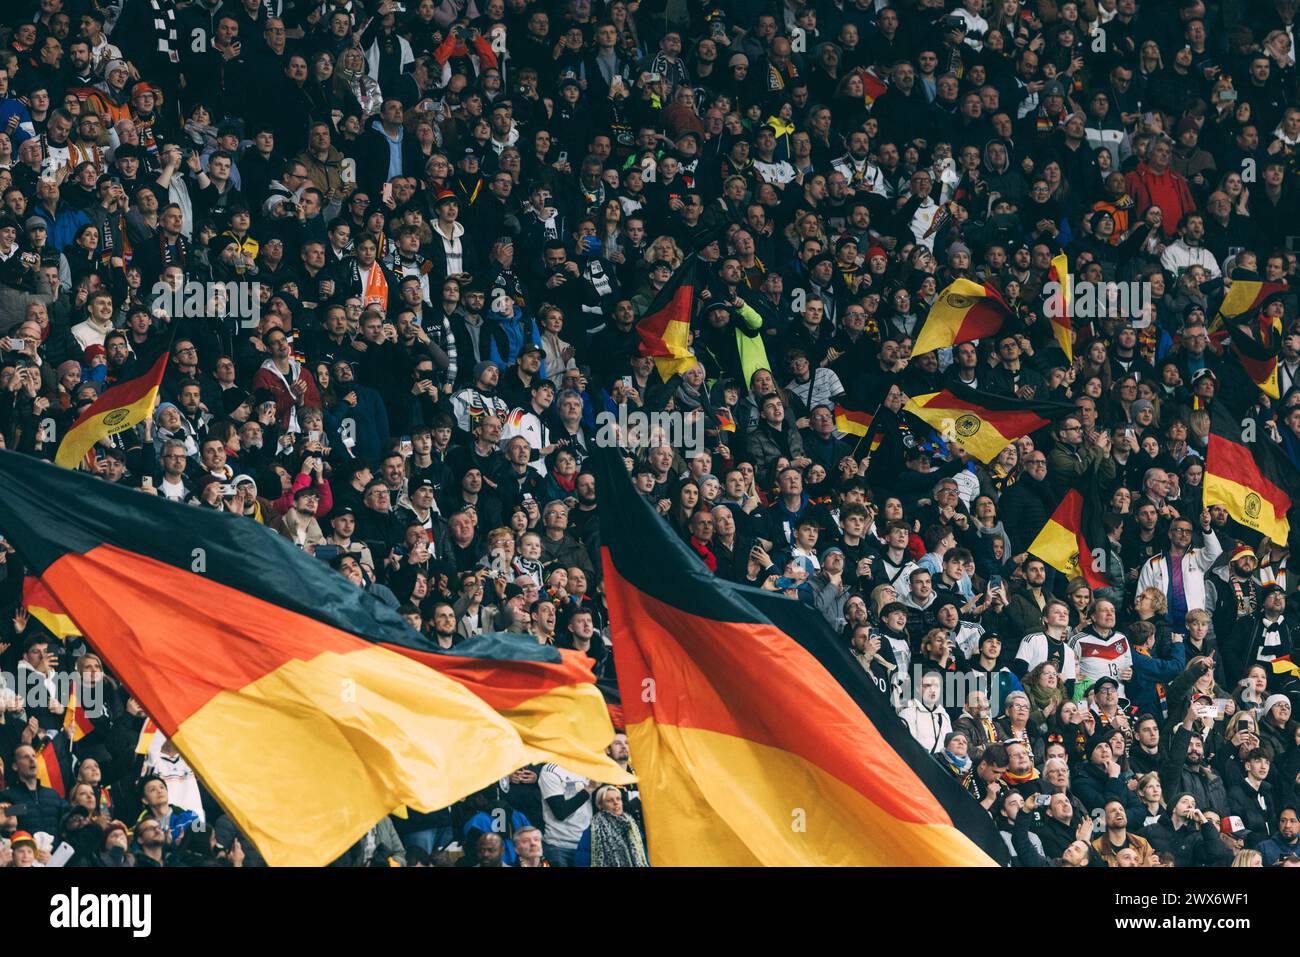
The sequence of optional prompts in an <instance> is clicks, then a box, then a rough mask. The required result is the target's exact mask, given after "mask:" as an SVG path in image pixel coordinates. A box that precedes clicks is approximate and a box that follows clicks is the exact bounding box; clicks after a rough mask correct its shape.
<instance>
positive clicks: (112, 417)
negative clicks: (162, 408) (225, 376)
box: [54, 349, 171, 469]
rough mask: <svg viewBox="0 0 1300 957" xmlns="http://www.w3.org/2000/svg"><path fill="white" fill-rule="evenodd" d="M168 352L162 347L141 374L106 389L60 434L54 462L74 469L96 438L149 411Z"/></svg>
mask: <svg viewBox="0 0 1300 957" xmlns="http://www.w3.org/2000/svg"><path fill="white" fill-rule="evenodd" d="M170 355H171V350H170V349H167V350H165V351H164V352H163V353H162V354H161V355H159V356H158V357H157V358H156V359H155V360H154V361H153V363H152V364H151V365H149V366H146V367H144V368H143V369H142V372H141V374H140V375H138V376H135V377H134V378H131V379H126V380H125V381H121V382H118V383H117V384H116V385H113V386H110V387H109V388H108V389H105V390H104V392H103V394H101V395H100V397H99V398H98V399H96V400H95V401H94V402H93V403H92V404H91V406H90V408H88V409H86V411H85V412H83V413H82V414H81V415H80V416H79V417H78V418H77V421H76V422H74V423H73V424H72V427H71V428H70V429H68V431H67V434H66V435H64V436H63V441H62V442H60V443H59V449H58V451H57V452H56V453H55V454H54V461H55V464H57V465H61V466H63V467H64V468H65V469H75V468H76V467H77V466H78V465H80V464H81V463H82V461H83V460H84V459H85V458H86V454H87V453H88V452H90V451H91V450H92V449H93V448H94V447H95V443H96V442H98V441H100V440H101V439H106V438H108V437H109V436H111V435H117V433H119V432H125V431H126V430H127V429H130V428H133V427H134V426H136V425H138V424H139V423H141V422H143V421H144V420H145V418H146V417H147V416H150V415H152V414H153V408H154V406H155V405H156V404H157V402H158V389H159V387H160V386H161V385H162V380H163V373H164V372H166V371H167V358H168V356H170Z"/></svg>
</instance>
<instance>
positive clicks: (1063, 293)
mask: <svg viewBox="0 0 1300 957" xmlns="http://www.w3.org/2000/svg"><path fill="white" fill-rule="evenodd" d="M1047 281H1048V282H1051V283H1055V284H1056V291H1055V292H1054V293H1053V294H1052V296H1051V297H1050V298H1049V299H1048V301H1047V303H1046V312H1047V318H1048V319H1049V320H1050V321H1051V323H1052V335H1054V336H1056V344H1057V345H1059V346H1060V347H1061V351H1062V352H1064V353H1065V361H1066V362H1073V361H1074V326H1073V324H1072V323H1071V321H1070V315H1071V311H1072V310H1073V307H1074V286H1073V281H1074V280H1073V278H1072V277H1071V276H1070V257H1069V256H1067V255H1065V253H1061V254H1060V255H1059V256H1054V257H1052V265H1051V266H1050V267H1048V270H1047Z"/></svg>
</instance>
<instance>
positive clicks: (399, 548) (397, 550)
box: [392, 545, 406, 558]
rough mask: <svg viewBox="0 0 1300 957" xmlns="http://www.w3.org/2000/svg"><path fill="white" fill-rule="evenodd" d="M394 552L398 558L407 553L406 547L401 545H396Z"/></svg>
mask: <svg viewBox="0 0 1300 957" xmlns="http://www.w3.org/2000/svg"><path fill="white" fill-rule="evenodd" d="M392 554H394V555H396V556H397V557H398V558H401V557H402V556H404V555H405V554H406V549H405V548H404V547H403V546H401V545H394V546H393V551H392Z"/></svg>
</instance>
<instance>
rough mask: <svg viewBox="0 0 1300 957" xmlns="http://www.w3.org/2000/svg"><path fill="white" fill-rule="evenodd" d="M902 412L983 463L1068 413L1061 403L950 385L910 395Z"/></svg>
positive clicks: (1068, 408)
mask: <svg viewBox="0 0 1300 957" xmlns="http://www.w3.org/2000/svg"><path fill="white" fill-rule="evenodd" d="M904 411H906V412H910V413H912V414H913V415H915V416H916V417H917V418H919V419H921V420H923V421H924V422H925V423H926V424H927V425H929V426H931V427H932V428H933V429H935V430H936V431H937V432H938V433H939V435H940V436H941V437H942V438H943V439H944V440H945V441H947V442H960V443H961V444H962V446H964V447H965V448H966V450H967V451H969V452H970V454H971V455H973V456H975V458H977V459H979V460H980V461H981V462H983V463H984V464H985V465H988V464H990V463H991V462H992V461H993V460H994V459H996V458H997V457H998V455H999V454H1001V452H1002V450H1003V449H1005V448H1006V447H1007V446H1008V445H1010V444H1011V443H1012V442H1014V441H1015V440H1016V439H1018V438H1020V437H1021V436H1023V435H1029V434H1030V433H1032V432H1037V431H1038V430H1039V429H1042V428H1045V427H1046V426H1048V425H1050V424H1051V422H1052V421H1053V420H1054V419H1057V418H1060V417H1061V416H1063V415H1069V414H1070V413H1071V412H1073V411H1074V406H1072V405H1068V404H1066V403H1064V402H1039V401H1036V400H1033V399H1012V398H1008V397H1006V396H1000V395H991V394H989V393H987V392H978V391H976V390H975V389H972V388H970V387H968V386H964V385H958V384H954V385H952V386H950V387H949V388H947V389H944V390H943V391H941V392H928V393H926V394H925V395H918V396H913V397H912V398H911V399H910V400H908V403H907V405H906V406H904Z"/></svg>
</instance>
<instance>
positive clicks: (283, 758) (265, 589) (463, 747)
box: [0, 452, 529, 866]
mask: <svg viewBox="0 0 1300 957" xmlns="http://www.w3.org/2000/svg"><path fill="white" fill-rule="evenodd" d="M34 488H38V489H41V492H42V494H41V495H39V496H32V495H30V494H25V493H24V490H28V492H30V490H31V489H34ZM0 531H3V532H4V534H5V535H7V536H8V538H9V540H10V541H11V542H13V544H14V545H15V546H16V547H17V549H18V550H19V552H20V553H21V554H22V557H23V558H24V560H25V561H26V562H27V564H28V566H29V567H31V568H32V569H33V570H34V571H36V572H37V573H38V574H39V575H40V577H41V580H42V582H43V583H44V584H45V585H46V587H47V588H49V590H50V592H51V593H52V594H53V595H54V597H55V598H57V599H58V600H59V601H60V602H61V603H62V604H63V606H64V608H65V609H66V610H67V612H68V614H69V615H70V616H71V617H72V619H73V621H74V622H76V624H77V625H78V626H79V627H80V629H81V631H82V633H83V634H84V635H85V636H86V639H87V641H88V642H90V643H91V645H92V646H93V647H94V648H95V650H96V651H97V652H98V653H99V654H100V656H101V657H102V658H103V659H104V662H105V664H106V665H107V666H108V667H109V668H110V669H112V671H113V673H114V674H116V675H117V676H118V677H119V678H120V679H121V681H122V683H123V684H124V685H125V686H126V688H127V689H128V690H129V691H130V693H131V694H132V696H134V697H135V698H136V700H138V701H139V702H140V704H141V705H142V707H143V708H144V709H145V711H146V712H147V713H148V714H150V715H151V716H152V717H153V718H154V720H155V721H156V722H157V724H158V726H159V728H160V730H161V731H162V732H163V733H165V734H166V735H167V736H168V737H169V738H170V739H171V740H172V741H174V742H175V743H176V746H177V747H178V748H179V749H180V751H181V753H182V754H184V755H185V757H186V759H187V760H188V761H189V763H190V765H191V767H193V768H194V770H195V771H196V773H197V774H198V775H199V776H200V778H201V779H202V780H203V781H204V783H205V784H206V785H207V787H208V788H209V790H210V791H211V792H212V793H213V795H214V796H215V797H216V798H217V800H218V801H219V802H220V803H221V805H222V807H223V808H225V810H226V811H227V812H228V813H229V814H230V816H231V817H232V818H233V819H234V820H235V822H236V823H237V824H238V826H239V827H240V829H241V830H242V831H243V832H244V833H245V834H247V835H248V836H249V838H250V839H251V840H252V842H253V843H254V844H255V845H256V846H257V848H258V850H259V851H261V853H262V855H263V856H264V857H265V858H266V859H267V861H268V862H269V863H271V864H275V865H303V866H314V865H322V864H326V863H329V862H330V861H332V860H334V859H335V858H337V857H338V856H339V855H340V854H342V853H343V852H344V851H346V850H347V849H348V847H350V846H351V845H352V843H353V842H355V841H356V840H357V839H358V838H359V837H361V836H362V835H363V834H365V833H366V831H367V830H369V828H370V827H371V826H373V825H374V823H375V822H376V821H378V820H380V819H381V818H383V817H384V816H385V815H387V814H389V813H390V812H392V811H393V810H394V809H396V808H400V807H411V808H413V809H415V810H417V811H433V810H436V809H438V808H443V807H446V806H448V805H450V804H452V803H454V802H455V801H457V800H460V799H461V798H463V797H464V796H465V795H467V794H471V793H473V792H474V791H477V790H479V789H480V788H483V787H485V786H486V785H488V784H489V783H491V782H492V781H495V780H497V779H498V778H500V777H502V776H504V775H507V774H509V773H510V772H511V771H513V770H515V769H516V768H519V767H521V766H522V765H524V764H526V763H527V762H528V760H529V757H528V755H529V751H528V749H527V748H525V747H524V745H523V742H522V741H521V740H520V737H519V734H518V732H517V731H516V730H515V727H514V726H513V725H511V724H510V723H509V722H507V721H506V720H505V719H504V718H502V717H501V716H499V715H498V714H497V713H496V712H495V711H493V710H492V708H491V707H490V706H489V705H488V704H487V703H486V702H484V701H483V700H482V699H480V698H479V697H478V696H476V695H475V694H473V693H472V692H471V691H469V690H468V689H467V688H465V687H464V686H463V685H462V684H460V683H459V682H456V681H453V680H451V679H450V678H448V677H446V676H444V675H442V674H439V673H438V672H437V671H435V670H433V669H431V668H428V667H426V666H424V665H422V664H419V663H418V662H415V661H411V660H410V659H408V658H406V657H403V656H402V655H399V654H395V653H394V652H393V651H391V650H389V649H387V648H383V647H380V646H379V645H378V644H377V643H376V642H375V641H374V640H373V639H372V637H371V636H372V635H373V634H375V632H376V631H377V630H378V629H377V627H376V624H375V622H376V620H377V619H378V618H379V617H380V616H381V612H380V611H379V609H381V608H382V606H381V605H379V603H378V602H375V601H374V599H372V598H371V597H370V596H369V595H367V594H366V593H364V592H363V591H361V590H360V589H358V588H354V587H351V586H349V585H348V583H347V582H345V581H344V580H343V579H342V578H341V577H340V576H338V575H337V574H336V573H335V572H333V571H332V570H331V569H329V568H328V567H326V566H325V565H324V564H323V563H321V562H318V561H316V560H315V559H312V558H311V557H310V556H308V555H305V554H304V553H303V552H301V551H300V550H298V549H296V548H294V547H293V546H292V545H291V544H289V543H288V542H287V541H286V540H285V539H283V538H280V537H278V536H276V535H274V533H271V532H270V531H269V530H268V529H266V527H265V526H262V525H259V524H257V523H256V522H248V521H243V520H240V519H239V518H236V517H234V516H230V515H226V514H222V513H219V512H213V511H209V510H206V509H178V508H177V507H176V506H175V505H173V504H171V503H169V502H165V501H161V500H159V499H157V498H155V497H153V496H148V495H141V494H139V493H138V492H137V491H135V490H133V489H129V488H122V487H119V486H117V485H113V484H109V483H107V482H100V481H97V480H95V479H93V478H90V477H89V476H86V475H83V474H81V473H79V472H72V471H66V470H62V469H57V468H53V467H51V466H49V465H47V464H45V463H43V462H40V461H38V460H36V459H34V458H30V457H28V456H23V455H18V454H16V453H13V452H0ZM109 596H111V600H109ZM383 612H385V613H387V618H386V620H389V621H392V620H397V621H400V617H398V616H396V613H395V612H392V611H391V610H389V609H383ZM177 635H183V636H184V638H185V640H184V641H178V640H176V636H177Z"/></svg>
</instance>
